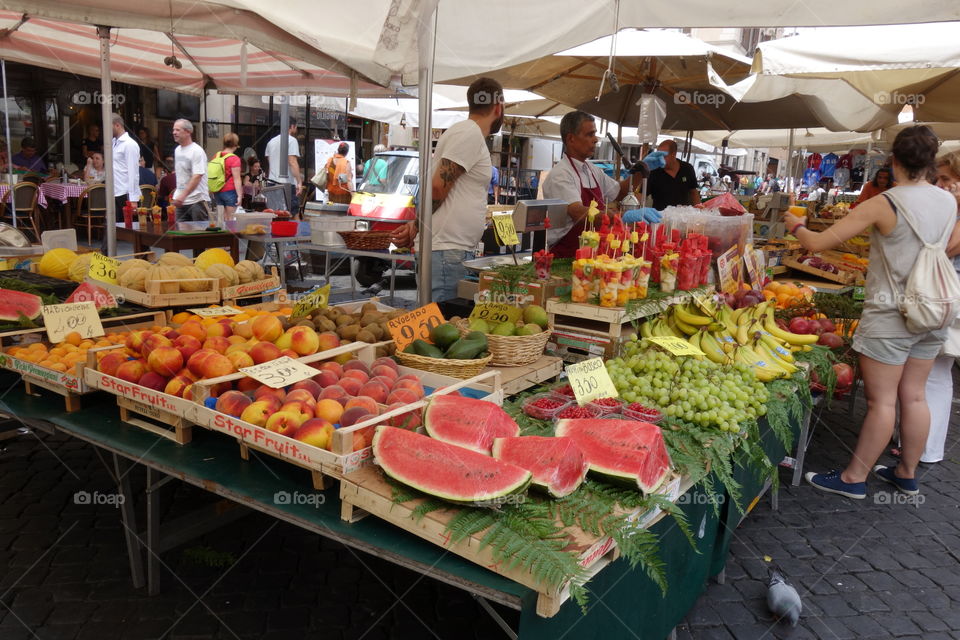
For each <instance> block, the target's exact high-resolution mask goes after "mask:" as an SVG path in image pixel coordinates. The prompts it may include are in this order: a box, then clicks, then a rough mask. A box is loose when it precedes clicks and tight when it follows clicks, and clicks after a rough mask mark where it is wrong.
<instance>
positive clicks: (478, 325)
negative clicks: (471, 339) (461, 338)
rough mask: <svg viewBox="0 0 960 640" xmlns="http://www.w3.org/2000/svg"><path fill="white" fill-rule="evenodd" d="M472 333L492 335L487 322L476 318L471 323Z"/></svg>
mask: <svg viewBox="0 0 960 640" xmlns="http://www.w3.org/2000/svg"><path fill="white" fill-rule="evenodd" d="M470 331H479V332H480V333H490V325H488V324H487V321H486V320H482V319H480V318H474V319H473V320H471V321H470Z"/></svg>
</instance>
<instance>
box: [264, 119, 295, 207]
mask: <svg viewBox="0 0 960 640" xmlns="http://www.w3.org/2000/svg"><path fill="white" fill-rule="evenodd" d="M296 135H297V121H296V120H290V128H289V129H288V130H287V157H286V159H284V158H282V157H281V156H280V136H279V135H277V136H274V137H273V138H271V139H270V142H268V143H267V150H266V152H265V154H264V155H266V156H267V164H268V165H269V173H268V174H267V184H289V185H292V186H291V188H290V192H291V196H290V210H291V211H296V210H297V209H298V208H299V204H300V201H299V197H300V193H301V192H302V191H303V181H302V180H301V178H300V160H299V158H300V143H298V142H297V138H296ZM284 162H286V165H287V167H288V169H287V175H286V176H284V177H282V178H281V177H280V167H281V166H283V164H284Z"/></svg>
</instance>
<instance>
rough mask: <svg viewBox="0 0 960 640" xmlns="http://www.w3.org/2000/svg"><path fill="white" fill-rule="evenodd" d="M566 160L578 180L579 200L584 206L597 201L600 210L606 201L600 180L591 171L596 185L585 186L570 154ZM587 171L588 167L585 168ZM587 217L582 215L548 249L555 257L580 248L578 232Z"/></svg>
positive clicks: (584, 225) (568, 255)
mask: <svg viewBox="0 0 960 640" xmlns="http://www.w3.org/2000/svg"><path fill="white" fill-rule="evenodd" d="M567 161H568V162H569V163H570V166H571V167H573V171H574V173H576V174H577V180H579V181H580V202H581V203H582V204H583V206H585V207H589V206H590V202H591V201H595V202H596V203H597V207H598V208H599V209H600V211H601V212H602V211H604V210H605V209H606V202H605V201H604V199H603V191H602V190H601V189H600V181H599V180H597V177H596V176H594V175H593V173H592V172H591V174H590V175H591V176H593V181H594V182H595V183H596V185H597V186H595V187H589V188H588V187H585V186H583V178H582V177H581V176H580V172H579V171H578V170H577V167H576V165H574V164H573V160H571V159H570V156H567ZM587 170H588V171H589V167H588V169H587ZM586 224H587V217H586V216H584V217H583V220H580V221H579V222H575V223H574V224H573V226H572V227H571V228H570V230H569V231H567V233H566V234H564V236H563V237H562V238H560V240H558V241H557V242H556V244H554V245H553V246H552V247H550V251H552V252H553V256H554V257H555V258H572V257H574V255H575V254H576V251H577V249H579V248H580V234H581V233H583V230H584V229H585V228H586Z"/></svg>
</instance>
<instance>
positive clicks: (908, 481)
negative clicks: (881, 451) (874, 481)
mask: <svg viewBox="0 0 960 640" xmlns="http://www.w3.org/2000/svg"><path fill="white" fill-rule="evenodd" d="M894 469H896V467H885V466H883V465H882V464H878V465H877V466H875V467H874V468H873V475H875V476H877V477H878V478H880V479H881V480H883V481H884V482H889V483H890V484H892V485H893V486H895V487H896V488H897V491H899V492H900V493H905V494H907V495H908V496H915V495H917V494H918V493H920V487H919V486H918V485H917V480H916V478H898V477H897V476H896V475H895V474H894V473H893V470H894Z"/></svg>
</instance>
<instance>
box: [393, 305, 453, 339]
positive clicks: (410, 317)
mask: <svg viewBox="0 0 960 640" xmlns="http://www.w3.org/2000/svg"><path fill="white" fill-rule="evenodd" d="M443 323H444V319H443V314H442V313H440V307H438V306H437V303H436V302H431V303H430V304H428V305H426V306H424V307H420V308H419V309H414V310H413V311H411V312H409V313H405V314H403V315H402V316H397V317H396V318H393V319H392V320H389V321H388V322H387V328H388V329H389V330H390V337H392V338H393V341H394V343H396V345H397V351H403V349H405V348H406V347H407V346H408V345H409V344H410V343H411V342H413V341H414V340H427V341H429V340H430V332H431V331H432V330H433V328H434V327H438V326H440V325H441V324H443Z"/></svg>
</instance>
